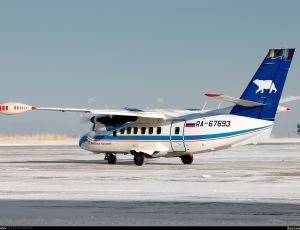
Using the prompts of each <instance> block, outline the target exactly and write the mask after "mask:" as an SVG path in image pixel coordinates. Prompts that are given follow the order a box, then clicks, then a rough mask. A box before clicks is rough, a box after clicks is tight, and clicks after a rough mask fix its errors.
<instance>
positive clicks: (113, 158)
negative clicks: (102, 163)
mask: <svg viewBox="0 0 300 230" xmlns="http://www.w3.org/2000/svg"><path fill="white" fill-rule="evenodd" d="M106 159H107V162H108V164H115V163H116V162H117V157H116V156H115V155H114V154H112V153H109V154H107V156H106Z"/></svg>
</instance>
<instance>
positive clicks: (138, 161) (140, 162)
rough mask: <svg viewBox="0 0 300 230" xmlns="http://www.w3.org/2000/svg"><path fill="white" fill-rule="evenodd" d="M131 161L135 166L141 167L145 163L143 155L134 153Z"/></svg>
mask: <svg viewBox="0 0 300 230" xmlns="http://www.w3.org/2000/svg"><path fill="white" fill-rule="evenodd" d="M133 161H134V163H135V164H136V165H138V166H142V165H143V164H144V162H145V155H144V154H143V153H135V154H134V158H133Z"/></svg>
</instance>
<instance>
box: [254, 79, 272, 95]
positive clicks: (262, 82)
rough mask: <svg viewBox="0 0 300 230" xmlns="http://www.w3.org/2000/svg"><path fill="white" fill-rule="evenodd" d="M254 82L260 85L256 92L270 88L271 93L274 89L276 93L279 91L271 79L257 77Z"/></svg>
mask: <svg viewBox="0 0 300 230" xmlns="http://www.w3.org/2000/svg"><path fill="white" fill-rule="evenodd" d="M253 83H254V84H255V85H257V86H258V89H257V90H256V92H255V93H258V92H260V93H264V90H265V89H266V90H269V93H272V92H273V91H274V93H276V92H277V89H276V86H275V84H274V82H272V81H271V80H259V79H255V80H254V81H253Z"/></svg>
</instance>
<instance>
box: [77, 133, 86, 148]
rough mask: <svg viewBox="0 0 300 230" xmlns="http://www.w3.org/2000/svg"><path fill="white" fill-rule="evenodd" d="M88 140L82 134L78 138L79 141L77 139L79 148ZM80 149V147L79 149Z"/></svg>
mask: <svg viewBox="0 0 300 230" xmlns="http://www.w3.org/2000/svg"><path fill="white" fill-rule="evenodd" d="M87 140H88V135H87V134H84V135H83V136H82V137H80V139H79V146H80V147H81V146H82V144H83V143H84V142H86V141H87ZM81 148H82V147H81Z"/></svg>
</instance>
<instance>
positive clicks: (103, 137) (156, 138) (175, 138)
mask: <svg viewBox="0 0 300 230" xmlns="http://www.w3.org/2000/svg"><path fill="white" fill-rule="evenodd" d="M267 127H270V126H263V127H259V128H253V129H246V130H239V131H234V132H228V133H217V134H206V135H193V136H191V135H190V136H184V137H183V136H182V135H179V136H172V141H181V140H183V138H184V140H185V141H189V140H199V139H200V140H201V139H204V140H207V139H215V138H225V137H230V136H235V135H239V134H245V133H248V132H253V131H258V130H260V129H264V128H267ZM94 140H96V141H100V140H104V141H105V140H127V141H136V140H137V141H143V140H144V141H167V140H170V136H165V135H161V136H159V135H156V136H155V135H143V136H141V135H137V136H134V135H130V136H126V135H123V136H112V135H95V137H94Z"/></svg>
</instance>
